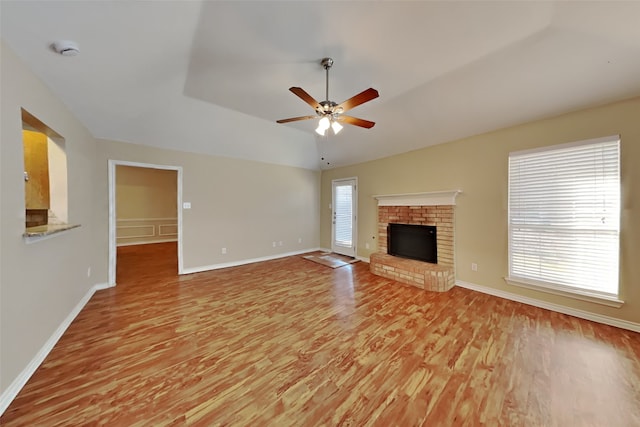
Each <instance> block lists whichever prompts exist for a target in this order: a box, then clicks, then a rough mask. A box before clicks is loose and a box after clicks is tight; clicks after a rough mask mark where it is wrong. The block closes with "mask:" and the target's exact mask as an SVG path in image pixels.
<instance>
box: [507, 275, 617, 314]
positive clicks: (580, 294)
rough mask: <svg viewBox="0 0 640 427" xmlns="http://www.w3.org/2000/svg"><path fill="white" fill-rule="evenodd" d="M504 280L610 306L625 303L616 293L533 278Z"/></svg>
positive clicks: (528, 287) (516, 284)
mask: <svg viewBox="0 0 640 427" xmlns="http://www.w3.org/2000/svg"><path fill="white" fill-rule="evenodd" d="M504 280H505V281H506V282H507V283H508V284H510V285H513V286H519V287H521V288H527V289H533V290H536V291H540V292H546V293H549V294H554V295H561V296H564V297H568V298H573V299H579V300H582V301H588V302H593V303H596V304H601V305H606V306H608V307H615V308H620V307H622V305H623V304H624V301H622V300H620V299H618V297H617V296H615V295H611V296H609V295H604V294H599V293H597V292H590V291H587V290H579V289H573V288H568V287H564V286H560V285H558V286H557V287H556V286H552V285H547V284H544V283H541V282H536V281H533V280H526V279H521V278H515V277H505V278H504Z"/></svg>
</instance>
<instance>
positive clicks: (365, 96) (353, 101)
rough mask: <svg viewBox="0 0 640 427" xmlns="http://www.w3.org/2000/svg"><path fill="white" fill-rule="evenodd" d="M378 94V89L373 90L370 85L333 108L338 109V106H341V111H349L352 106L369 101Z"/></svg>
mask: <svg viewBox="0 0 640 427" xmlns="http://www.w3.org/2000/svg"><path fill="white" fill-rule="evenodd" d="M378 96H380V95H379V94H378V91H377V90H375V89H374V88H372V87H370V88H369V89H367V90H363V91H362V92H360V93H359V94H357V95H356V96H353V97H351V98H349V99H347V100H346V101H344V102H343V103H342V104H340V105H338V106H337V107H336V108H335V110H336V111H339V110H340V108H342V112H345V111H349V110H351V109H352V108H354V107H357V106H358V105H360V104H364V103H365V102H369V101H371V100H372V99H376V98H377V97H378Z"/></svg>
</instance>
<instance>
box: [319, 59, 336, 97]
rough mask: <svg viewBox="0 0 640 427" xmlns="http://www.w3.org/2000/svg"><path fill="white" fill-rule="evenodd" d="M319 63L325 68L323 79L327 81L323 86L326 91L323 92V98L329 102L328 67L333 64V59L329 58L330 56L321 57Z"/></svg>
mask: <svg viewBox="0 0 640 427" xmlns="http://www.w3.org/2000/svg"><path fill="white" fill-rule="evenodd" d="M320 64H321V65H322V66H323V67H324V69H325V75H326V79H325V81H326V82H327V83H326V86H325V87H326V92H325V97H324V100H325V101H327V102H329V69H330V68H331V66H332V65H333V59H331V58H322V61H321V62H320Z"/></svg>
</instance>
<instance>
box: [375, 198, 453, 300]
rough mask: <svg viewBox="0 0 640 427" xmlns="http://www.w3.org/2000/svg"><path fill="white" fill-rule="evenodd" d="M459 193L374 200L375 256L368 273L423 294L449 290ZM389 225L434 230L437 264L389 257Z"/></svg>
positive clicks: (451, 284) (451, 282) (451, 279)
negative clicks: (419, 226) (375, 211)
mask: <svg viewBox="0 0 640 427" xmlns="http://www.w3.org/2000/svg"><path fill="white" fill-rule="evenodd" d="M458 193H460V191H459V190H455V191H446V192H432V193H416V194H397V195H385V196H375V197H376V199H378V253H375V254H372V255H371V257H370V269H371V272H372V273H373V274H377V275H379V276H383V277H386V278H389V279H393V280H395V281H398V282H401V283H405V284H409V285H412V286H416V287H419V288H421V289H425V290H431V291H437V292H443V291H447V290H449V289H451V288H452V287H453V285H454V283H455V261H454V252H453V243H454V213H455V212H454V207H455V197H456V196H457V194H458ZM389 223H399V224H417V225H432V226H435V227H436V229H437V247H438V263H437V264H431V263H426V262H423V261H416V260H410V259H404V258H398V257H394V256H391V255H388V254H387V226H388V225H389Z"/></svg>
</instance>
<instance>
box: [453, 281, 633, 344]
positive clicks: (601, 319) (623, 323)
mask: <svg viewBox="0 0 640 427" xmlns="http://www.w3.org/2000/svg"><path fill="white" fill-rule="evenodd" d="M456 286H460V287H461V288H466V289H471V290H472V291H476V292H481V293H483V294H488V295H493V296H496V297H500V298H505V299H508V300H511V301H516V302H521V303H523V304H528V305H532V306H534V307H539V308H544V309H547V310H551V311H555V312H558V313H563V314H568V315H569V316H574V317H579V318H580V319H586V320H591V321H592V322H596V323H602V324H604V325H609V326H615V327H617V328H621V329H626V330H629V331H633V332H640V323H635V322H630V321H628V320H622V319H616V318H615V317H610V316H604V315H602V314H595V313H590V312H588V311H584V310H578V309H576V308H570V307H565V306H563V305H558V304H553V303H550V302H545V301H540V300H537V299H535V298H529V297H526V296H522V295H518V294H514V293H511V292H507V291H503V290H500V289H494V288H490V287H487V286H482V285H476V284H475V283H469V282H464V281H462V280H456Z"/></svg>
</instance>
